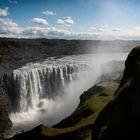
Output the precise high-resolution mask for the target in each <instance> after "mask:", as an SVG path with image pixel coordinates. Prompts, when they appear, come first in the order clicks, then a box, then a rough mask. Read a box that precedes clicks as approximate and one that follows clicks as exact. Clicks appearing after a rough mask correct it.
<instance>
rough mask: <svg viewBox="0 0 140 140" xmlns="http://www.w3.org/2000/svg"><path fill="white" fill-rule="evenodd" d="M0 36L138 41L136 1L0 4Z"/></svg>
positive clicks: (139, 5)
mask: <svg viewBox="0 0 140 140" xmlns="http://www.w3.org/2000/svg"><path fill="white" fill-rule="evenodd" d="M0 36H2V37H18V38H21V37H27V38H39V37H43V38H65V39H140V1H139V0H0Z"/></svg>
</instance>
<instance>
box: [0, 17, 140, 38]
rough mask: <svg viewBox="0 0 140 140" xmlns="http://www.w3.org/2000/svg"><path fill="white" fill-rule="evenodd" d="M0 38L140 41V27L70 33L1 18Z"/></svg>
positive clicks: (59, 29)
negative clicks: (25, 25)
mask: <svg viewBox="0 0 140 140" xmlns="http://www.w3.org/2000/svg"><path fill="white" fill-rule="evenodd" d="M0 27H1V28H0V37H15V38H16V37H17V38H22V37H23V38H42V37H43V38H50V39H51V38H59V39H107V40H111V39H140V29H139V27H132V28H129V29H127V28H117V27H116V28H109V27H108V28H103V27H100V28H95V29H94V28H93V30H87V31H84V32H83V31H72V30H71V31H69V30H66V29H61V28H56V27H48V26H33V27H21V26H19V25H18V24H17V23H16V22H15V21H13V20H12V19H9V18H0Z"/></svg>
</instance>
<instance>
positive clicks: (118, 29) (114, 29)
mask: <svg viewBox="0 0 140 140" xmlns="http://www.w3.org/2000/svg"><path fill="white" fill-rule="evenodd" d="M112 31H115V32H121V31H122V29H120V28H113V29H112Z"/></svg>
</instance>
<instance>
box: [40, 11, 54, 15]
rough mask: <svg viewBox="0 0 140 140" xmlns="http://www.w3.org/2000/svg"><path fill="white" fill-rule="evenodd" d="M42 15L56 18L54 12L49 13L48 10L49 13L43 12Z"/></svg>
mask: <svg viewBox="0 0 140 140" xmlns="http://www.w3.org/2000/svg"><path fill="white" fill-rule="evenodd" d="M42 14H44V15H47V16H54V15H55V13H54V12H52V11H48V10H47V11H43V12H42Z"/></svg>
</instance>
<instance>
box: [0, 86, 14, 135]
mask: <svg viewBox="0 0 140 140" xmlns="http://www.w3.org/2000/svg"><path fill="white" fill-rule="evenodd" d="M11 127H12V122H11V120H10V119H9V116H8V97H7V96H6V94H5V92H4V90H3V89H2V88H0V137H2V136H3V134H4V132H6V131H7V130H9V129H10V128H11Z"/></svg>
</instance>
